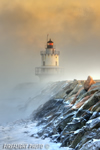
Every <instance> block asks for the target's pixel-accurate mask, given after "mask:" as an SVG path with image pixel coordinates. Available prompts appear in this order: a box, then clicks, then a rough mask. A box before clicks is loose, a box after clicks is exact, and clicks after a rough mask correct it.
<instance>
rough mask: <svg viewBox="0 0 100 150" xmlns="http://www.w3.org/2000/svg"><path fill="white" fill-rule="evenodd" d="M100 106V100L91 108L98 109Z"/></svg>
mask: <svg viewBox="0 0 100 150" xmlns="http://www.w3.org/2000/svg"><path fill="white" fill-rule="evenodd" d="M99 107H100V101H99V102H97V103H96V104H95V105H94V106H93V107H92V109H91V111H96V110H97V109H98V108H99Z"/></svg>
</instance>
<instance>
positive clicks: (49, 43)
mask: <svg viewBox="0 0 100 150" xmlns="http://www.w3.org/2000/svg"><path fill="white" fill-rule="evenodd" d="M47 48H53V41H51V39H50V40H49V41H48V42H47Z"/></svg>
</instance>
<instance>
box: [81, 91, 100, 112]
mask: <svg viewBox="0 0 100 150" xmlns="http://www.w3.org/2000/svg"><path fill="white" fill-rule="evenodd" d="M99 100H100V92H96V93H95V94H93V95H92V96H91V97H90V98H89V99H88V100H87V101H86V102H85V103H84V104H83V105H82V106H81V107H80V109H89V108H90V107H91V106H93V105H95V104H96V103H97V102H98V101H99Z"/></svg>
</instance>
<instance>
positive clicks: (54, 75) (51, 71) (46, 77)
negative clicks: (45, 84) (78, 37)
mask: <svg viewBox="0 0 100 150" xmlns="http://www.w3.org/2000/svg"><path fill="white" fill-rule="evenodd" d="M40 54H41V67H36V68H35V75H37V76H38V77H39V78H40V80H41V81H54V80H57V79H59V78H60V77H61V75H62V72H63V68H61V67H59V55H60V51H56V49H55V48H54V42H53V41H52V40H51V39H50V40H49V41H47V44H46V49H45V51H41V52H40Z"/></svg>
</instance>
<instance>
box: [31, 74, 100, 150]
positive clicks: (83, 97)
mask: <svg viewBox="0 0 100 150" xmlns="http://www.w3.org/2000/svg"><path fill="white" fill-rule="evenodd" d="M52 88H53V91H55V89H57V91H58V92H57V93H56V94H55V95H53V96H52V98H50V100H48V101H47V102H46V103H45V104H44V105H41V106H40V107H39V108H38V109H37V110H35V111H34V112H33V113H32V115H31V120H32V121H37V126H41V130H40V131H38V132H37V134H32V135H31V137H35V138H40V137H41V138H42V139H45V138H47V137H50V138H51V141H52V142H56V143H58V142H60V143H61V147H69V148H71V149H75V150H88V149H91V150H99V149H100V82H99V81H94V80H93V79H92V77H90V76H89V77H88V79H87V80H86V81H83V80H80V81H79V80H74V81H66V82H62V84H60V85H57V84H56V86H53V87H52Z"/></svg>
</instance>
